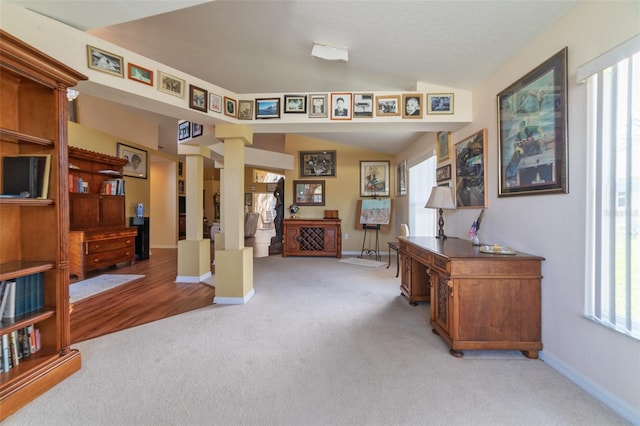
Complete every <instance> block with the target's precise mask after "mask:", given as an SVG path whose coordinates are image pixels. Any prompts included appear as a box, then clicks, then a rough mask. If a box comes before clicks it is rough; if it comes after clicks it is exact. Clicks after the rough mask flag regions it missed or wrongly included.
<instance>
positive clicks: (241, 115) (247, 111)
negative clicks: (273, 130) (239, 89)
mask: <svg viewBox="0 0 640 426" xmlns="http://www.w3.org/2000/svg"><path fill="white" fill-rule="evenodd" d="M252 119H253V101H242V100H241V101H238V120H252Z"/></svg>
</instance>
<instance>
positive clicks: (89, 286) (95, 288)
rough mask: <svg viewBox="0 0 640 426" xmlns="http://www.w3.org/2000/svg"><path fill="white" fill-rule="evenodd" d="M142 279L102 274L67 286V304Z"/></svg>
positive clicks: (141, 276)
mask: <svg viewBox="0 0 640 426" xmlns="http://www.w3.org/2000/svg"><path fill="white" fill-rule="evenodd" d="M142 278H144V275H124V274H103V275H98V276H97V277H93V278H89V279H87V280H84V281H78V282H76V283H72V284H70V285H69V303H74V302H77V301H78V300H82V299H86V298H87V297H91V296H95V295H96V294H99V293H102V292H104V291H107V290H111V289H112V288H115V287H118V286H121V285H124V284H128V283H130V282H133V281H137V280H139V279H142Z"/></svg>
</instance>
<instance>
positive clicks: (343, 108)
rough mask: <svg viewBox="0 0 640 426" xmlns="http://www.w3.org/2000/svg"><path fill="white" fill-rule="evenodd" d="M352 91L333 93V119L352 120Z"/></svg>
mask: <svg viewBox="0 0 640 426" xmlns="http://www.w3.org/2000/svg"><path fill="white" fill-rule="evenodd" d="M352 96H353V95H352V94H351V93H332V94H331V119H332V120H351V117H352V115H351V113H352V111H351V98H352Z"/></svg>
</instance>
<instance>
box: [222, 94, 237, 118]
mask: <svg viewBox="0 0 640 426" xmlns="http://www.w3.org/2000/svg"><path fill="white" fill-rule="evenodd" d="M224 115H228V116H229V117H233V118H237V117H238V101H236V100H235V99H233V98H230V97H228V96H225V97H224Z"/></svg>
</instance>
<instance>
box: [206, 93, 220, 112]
mask: <svg viewBox="0 0 640 426" xmlns="http://www.w3.org/2000/svg"><path fill="white" fill-rule="evenodd" d="M209 109H210V110H211V111H213V112H222V97H220V95H216V94H215V93H209Z"/></svg>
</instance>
